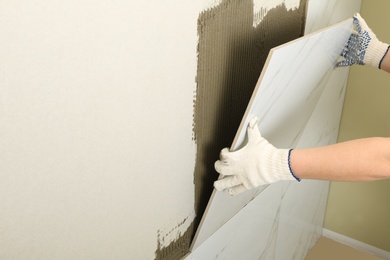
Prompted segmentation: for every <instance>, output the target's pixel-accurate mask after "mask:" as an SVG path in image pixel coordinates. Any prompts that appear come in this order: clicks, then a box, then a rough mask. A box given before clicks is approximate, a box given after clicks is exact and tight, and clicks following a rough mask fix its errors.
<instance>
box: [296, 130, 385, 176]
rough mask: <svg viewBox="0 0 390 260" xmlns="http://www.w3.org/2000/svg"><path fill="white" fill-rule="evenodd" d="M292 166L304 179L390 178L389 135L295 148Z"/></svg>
mask: <svg viewBox="0 0 390 260" xmlns="http://www.w3.org/2000/svg"><path fill="white" fill-rule="evenodd" d="M291 168H292V170H293V171H294V173H295V174H296V175H297V176H298V177H299V178H302V179H318V180H330V181H374V180H380V179H386V178H390V138H379V137H375V138H365V139H358V140H353V141H348V142H343V143H338V144H334V145H330V146H324V147H318V148H308V149H296V150H293V151H292V153H291Z"/></svg>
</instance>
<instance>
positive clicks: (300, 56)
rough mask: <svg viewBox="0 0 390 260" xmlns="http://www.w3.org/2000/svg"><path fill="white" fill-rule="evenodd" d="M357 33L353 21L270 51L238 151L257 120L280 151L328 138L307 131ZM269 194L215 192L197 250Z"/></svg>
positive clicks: (236, 142)
mask: <svg viewBox="0 0 390 260" xmlns="http://www.w3.org/2000/svg"><path fill="white" fill-rule="evenodd" d="M351 28H352V19H348V20H347V21H344V22H342V23H340V24H337V25H336V26H333V27H331V28H329V29H327V30H324V31H321V32H317V33H315V34H312V35H310V36H307V37H302V38H300V39H298V40H295V41H293V42H290V43H288V44H285V45H282V46H279V47H277V48H274V49H272V50H271V51H270V54H269V57H268V60H267V63H266V69H264V70H263V72H262V74H261V76H260V78H259V81H258V83H257V86H256V89H255V91H254V93H253V96H252V99H251V101H250V104H249V105H248V108H247V111H246V113H245V115H244V118H243V121H242V123H241V126H240V129H239V130H238V132H237V135H236V138H235V140H234V142H233V145H232V147H233V150H236V149H239V148H241V147H242V146H243V144H244V143H245V142H246V141H245V134H246V126H247V124H248V122H249V121H250V119H251V118H252V117H253V116H255V115H256V116H258V117H259V118H260V123H259V128H260V131H261V132H262V135H263V136H264V137H266V138H267V139H268V140H269V141H270V142H271V143H272V144H274V145H275V146H276V147H279V148H290V147H300V146H309V145H310V144H314V143H316V141H314V140H313V139H315V140H317V139H318V138H317V135H320V136H321V135H324V129H323V128H319V129H317V128H316V129H315V130H316V131H318V133H317V132H316V134H312V132H313V131H312V130H306V129H309V126H310V125H311V124H310V123H309V119H310V117H311V116H312V114H313V112H314V111H315V108H316V107H317V104H318V102H319V101H320V99H321V94H322V93H323V91H324V89H325V87H326V85H327V83H328V82H329V81H332V79H333V78H334V77H333V75H332V74H333V73H334V72H335V70H334V69H333V68H334V65H335V63H336V60H337V59H338V57H339V53H340V52H341V50H342V48H343V46H344V44H345V42H346V41H347V40H348V37H349V34H350V32H351ZM339 70H342V69H339ZM308 71H310V73H308ZM276 86H277V87H276ZM332 93H333V92H332ZM337 125H338V123H337V124H336V126H337ZM302 135H304V136H305V138H302ZM309 137H310V138H309ZM301 140H302V141H301ZM264 189H265V187H264V186H263V187H260V188H258V189H254V190H251V191H249V192H246V193H243V194H241V195H239V196H237V197H231V196H230V195H228V194H227V193H226V192H216V191H214V192H213V195H212V197H211V199H210V202H209V205H208V208H207V210H206V214H205V216H204V217H203V220H202V222H201V225H200V229H198V232H197V235H196V237H195V241H194V243H193V247H192V249H195V248H196V247H198V246H199V245H200V244H202V243H203V242H204V241H205V240H206V239H207V238H208V237H209V236H210V235H212V234H213V233H214V232H215V231H217V230H218V229H219V228H220V227H221V226H222V225H224V223H226V222H227V221H228V220H229V219H230V218H231V217H232V216H234V215H235V214H236V213H237V212H238V211H240V210H241V209H242V208H243V207H244V206H245V205H246V204H247V203H249V202H250V201H251V200H253V198H255V197H256V196H257V195H258V194H260V193H261V192H262V191H263V190H264Z"/></svg>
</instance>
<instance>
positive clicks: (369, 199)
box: [325, 0, 390, 251]
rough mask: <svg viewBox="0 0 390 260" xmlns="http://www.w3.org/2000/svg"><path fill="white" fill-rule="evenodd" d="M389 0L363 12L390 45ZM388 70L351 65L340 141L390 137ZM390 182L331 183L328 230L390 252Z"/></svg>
mask: <svg viewBox="0 0 390 260" xmlns="http://www.w3.org/2000/svg"><path fill="white" fill-rule="evenodd" d="M389 9H390V2H389V1H387V0H375V1H368V0H364V1H363V4H362V9H361V14H362V16H363V18H365V20H366V22H367V23H368V25H369V26H370V27H371V28H372V29H373V31H374V32H375V33H376V35H377V36H378V38H379V39H380V40H381V41H383V42H387V43H390V33H389V30H388V24H390V18H389V16H388V10H389ZM389 84H390V74H388V73H385V72H382V71H380V70H378V69H375V68H371V67H362V66H355V67H352V68H351V71H350V76H349V82H348V87H347V94H346V99H345V104H344V111H343V116H342V120H341V125H340V134H339V142H341V141H346V140H351V139H357V138H364V137H371V136H384V137H388V136H390V106H389V96H390V88H389ZM389 198H390V180H384V181H377V182H369V183H336V182H334V183H332V184H331V188H330V193H329V200H328V206H327V212H326V218H325V228H327V229H330V230H332V231H334V232H337V233H340V234H342V235H345V236H348V237H351V238H353V239H356V240H358V241H361V242H364V243H367V244H369V245H372V246H375V247H378V248H380V249H383V250H386V251H390V229H389V228H388V227H389V219H390V199H389Z"/></svg>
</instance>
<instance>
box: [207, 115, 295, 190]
mask: <svg viewBox="0 0 390 260" xmlns="http://www.w3.org/2000/svg"><path fill="white" fill-rule="evenodd" d="M257 123H258V119H257V118H256V117H255V118H254V119H252V120H251V121H250V123H249V125H248V129H247V133H248V143H247V144H246V146H245V147H243V148H242V149H240V150H238V151H236V152H229V150H228V149H227V148H225V149H223V150H222V151H221V154H220V160H219V161H216V162H215V170H216V171H217V172H219V173H220V174H221V175H222V177H223V178H221V179H219V180H218V181H216V182H214V187H215V188H216V189H217V190H219V191H221V190H225V189H228V190H229V193H230V194H231V195H237V194H239V193H241V192H243V191H245V190H249V189H252V188H254V187H257V186H260V185H265V184H270V183H273V182H276V181H279V180H295V179H296V178H295V177H294V176H293V175H292V172H291V171H290V167H289V153H290V151H289V150H287V149H276V148H275V147H274V146H273V145H271V144H270V143H268V141H267V140H265V139H264V138H263V137H262V136H261V135H260V132H259V129H258V126H257ZM297 180H299V179H297Z"/></svg>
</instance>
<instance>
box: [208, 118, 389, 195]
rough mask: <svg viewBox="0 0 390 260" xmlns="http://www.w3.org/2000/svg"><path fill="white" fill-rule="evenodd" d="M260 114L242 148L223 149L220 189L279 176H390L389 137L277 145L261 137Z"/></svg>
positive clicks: (244, 187) (349, 178)
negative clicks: (308, 145) (290, 147)
mask: <svg viewBox="0 0 390 260" xmlns="http://www.w3.org/2000/svg"><path fill="white" fill-rule="evenodd" d="M257 122H258V121H257V118H255V119H253V120H251V122H250V123H249V126H248V130H247V131H248V143H247V144H246V145H245V147H243V148H242V149H240V150H238V151H235V152H229V150H228V149H226V148H225V149H224V150H222V152H221V157H220V160H219V161H217V162H215V169H216V171H217V172H219V173H220V174H221V175H222V176H223V178H221V179H220V180H218V181H216V182H215V183H214V186H215V188H216V189H217V190H226V189H227V190H229V193H230V194H231V195H237V194H239V193H241V192H243V191H245V190H248V189H251V188H254V187H257V186H261V185H265V184H271V183H274V182H276V181H279V180H298V181H299V180H300V179H316V180H330V181H373V180H380V179H387V178H390V139H389V138H366V139H358V140H354V141H349V142H343V143H338V144H334V145H329V146H324V147H318V148H308V149H296V150H292V151H291V150H288V149H277V148H275V147H274V146H273V145H271V144H270V143H269V142H268V141H267V140H266V139H264V138H263V137H261V135H260V132H259V129H258V126H257Z"/></svg>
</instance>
